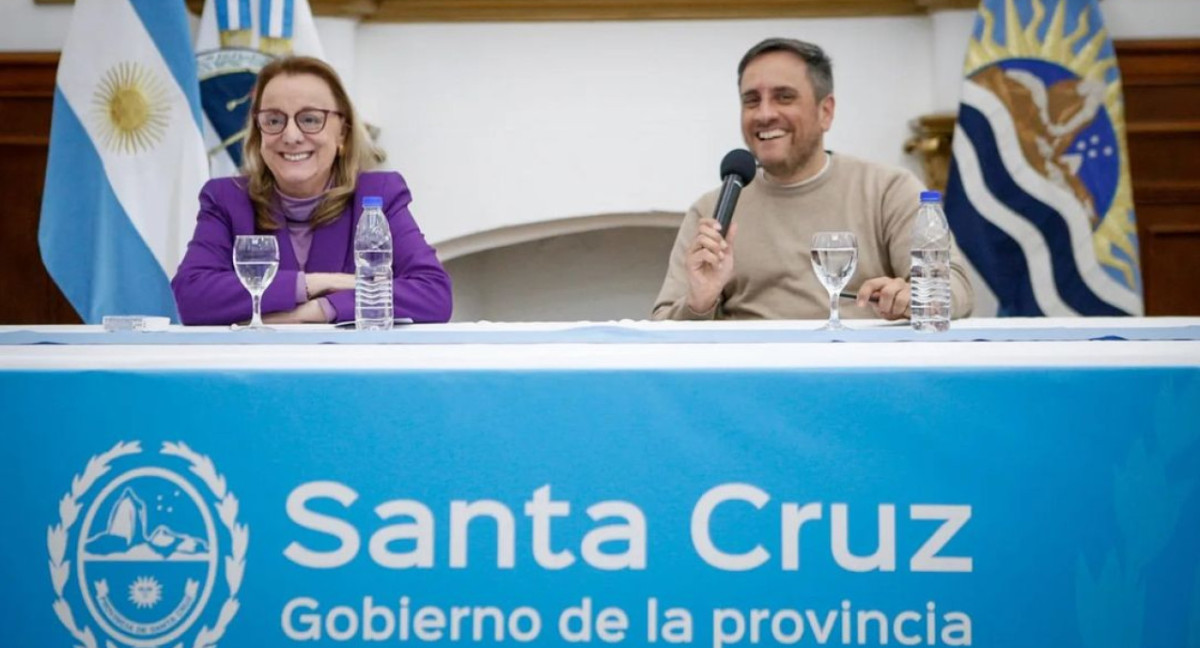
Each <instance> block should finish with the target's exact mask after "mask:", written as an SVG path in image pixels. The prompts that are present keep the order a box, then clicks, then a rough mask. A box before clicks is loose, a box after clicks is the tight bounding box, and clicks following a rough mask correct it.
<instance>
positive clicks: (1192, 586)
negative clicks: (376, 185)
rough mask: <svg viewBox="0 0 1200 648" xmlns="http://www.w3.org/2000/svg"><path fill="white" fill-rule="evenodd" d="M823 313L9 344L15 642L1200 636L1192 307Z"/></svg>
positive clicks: (2, 565) (20, 333) (860, 641)
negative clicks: (1064, 312)
mask: <svg viewBox="0 0 1200 648" xmlns="http://www.w3.org/2000/svg"><path fill="white" fill-rule="evenodd" d="M818 324H819V322H816V323H814V322H767V323H736V324H735V323H701V324H693V323H646V322H609V323H558V324H555V323H552V324H508V325H506V324H487V323H479V324H449V325H440V326H426V327H406V328H402V329H398V330H396V331H392V332H390V333H386V334H372V335H362V334H357V333H353V332H343V331H332V330H330V329H328V328H325V327H298V328H295V329H288V330H285V331H277V332H275V333H273V334H271V333H268V334H261V335H260V334H253V333H242V332H229V331H223V330H218V329H203V328H201V329H188V330H179V329H176V330H172V331H170V332H168V333H159V334H142V335H143V337H140V338H139V337H137V334H122V336H123V337H111V336H106V335H105V334H103V333H101V332H100V331H98V330H97V329H96V328H93V327H35V328H33V329H20V328H17V327H0V393H2V394H4V403H5V410H6V411H7V414H8V415H7V416H6V421H7V425H6V426H5V428H4V429H5V431H4V443H5V444H6V445H7V446H8V447H9V451H8V452H5V453H2V458H0V469H2V474H4V475H5V476H6V477H7V479H8V483H9V484H10V488H8V489H6V490H5V492H4V495H3V496H2V497H3V499H2V500H0V502H2V503H3V507H4V510H5V511H7V512H8V521H7V522H6V523H5V525H4V528H5V531H4V533H3V534H0V538H2V540H0V548H2V551H0V574H3V575H4V579H3V582H4V583H5V585H4V587H5V588H6V589H7V591H6V592H5V597H4V600H5V602H6V605H5V606H4V607H3V611H2V612H0V616H2V622H3V626H4V628H5V630H4V636H5V637H6V641H5V642H4V643H5V644H6V645H7V644H8V643H9V642H12V645H39V646H52V645H63V646H67V645H85V646H89V648H91V647H93V646H107V645H108V643H109V642H111V644H112V645H113V646H114V647H115V646H138V647H157V646H165V647H167V648H174V647H175V646H181V647H187V648H199V647H201V646H206V645H212V644H216V643H218V642H219V643H220V644H221V645H223V646H242V645H246V646H250V645H273V646H278V645H291V644H293V643H319V644H320V645H343V644H348V645H375V644H377V643H378V642H379V641H388V642H394V643H400V644H404V645H410V644H435V645H437V644H454V645H459V644H466V645H490V646H499V645H512V644H528V645H536V646H562V645H566V644H570V643H580V644H587V645H611V644H619V645H633V646H646V645H650V644H661V645H695V646H752V645H762V646H774V645H791V644H798V645H889V646H892V645H939V646H940V645H978V646H1017V645H1025V646H1032V645H1039V646H1050V645H1053V646H1080V647H1085V648H1099V647H1102V646H1134V645H1140V646H1181V645H1195V642H1196V641H1197V638H1200V491H1198V490H1197V481H1198V476H1200V424H1198V423H1197V420H1200V319H1197V318H1172V319H1157V318H1154V319H1137V320H1128V319H1126V320H1115V319H1113V320H1109V319H1083V320H1054V319H1041V320H964V321H961V322H955V325H954V328H953V329H952V332H954V333H956V334H957V335H958V337H956V338H949V337H945V336H943V337H936V336H935V337H931V336H923V337H916V338H914V337H912V336H911V335H909V334H908V333H907V331H905V330H904V329H901V328H897V327H894V326H892V327H889V326H881V325H864V324H862V323H853V322H852V323H851V325H852V326H859V327H860V328H861V330H858V331H852V332H849V333H847V334H841V335H839V336H830V335H828V334H824V333H817V332H814V331H812V329H813V328H815V327H816V326H817V325H818ZM951 339H954V340H961V341H950V340H951ZM976 339H980V340H994V341H972V340H976ZM835 340H842V341H835ZM909 340H918V341H909ZM359 342H370V343H369V344H360V343H359Z"/></svg>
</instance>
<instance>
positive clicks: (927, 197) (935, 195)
mask: <svg viewBox="0 0 1200 648" xmlns="http://www.w3.org/2000/svg"><path fill="white" fill-rule="evenodd" d="M921 202H942V192H940V191H922V192H921Z"/></svg>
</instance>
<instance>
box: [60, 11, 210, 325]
mask: <svg viewBox="0 0 1200 648" xmlns="http://www.w3.org/2000/svg"><path fill="white" fill-rule="evenodd" d="M189 43H190V35H189V29H188V20H187V15H186V13H185V5H184V3H183V2H179V1H170V2H167V1H164V0H76V2H75V10H74V13H73V14H72V16H71V25H70V28H69V30H68V32H67V39H66V44H65V45H64V47H63V53H62V58H61V59H60V62H59V66H58V77H57V87H56V89H55V94H54V110H53V119H52V122H51V129H50V154H49V161H48V163H47V166H46V188H45V193H44V197H43V199H42V217H41V223H40V226H39V230H38V242H39V245H40V247H41V252H42V260H43V262H44V263H45V264H46V269H47V270H48V271H49V272H50V275H51V276H52V277H53V278H54V280H55V282H56V283H57V284H58V286H59V288H61V289H62V291H63V293H64V294H65V295H66V296H67V299H69V300H70V302H71V305H72V306H74V307H75V310H76V311H77V312H78V313H79V315H80V316H81V317H82V318H83V320H84V321H85V322H88V323H96V322H99V321H100V319H101V318H102V317H103V316H104V315H129V314H138V315H167V316H170V317H171V318H172V319H173V320H176V321H178V319H179V318H178V315H177V314H176V309H175V301H174V299H173V298H172V296H171V289H170V285H169V284H168V278H169V276H170V275H171V274H173V273H174V272H175V269H176V268H177V267H178V265H179V260H180V258H181V257H182V254H183V251H184V249H185V248H186V246H187V242H188V239H189V238H190V236H191V234H192V223H194V222H195V218H196V212H197V210H198V208H199V202H198V194H199V192H200V187H201V185H202V184H203V183H204V181H205V180H206V179H207V178H208V165H207V163H206V160H205V157H204V141H203V139H202V137H201V131H200V102H199V94H198V89H197V88H198V86H197V81H196V64H195V59H194V58H193V56H192V52H191V47H190V46H189Z"/></svg>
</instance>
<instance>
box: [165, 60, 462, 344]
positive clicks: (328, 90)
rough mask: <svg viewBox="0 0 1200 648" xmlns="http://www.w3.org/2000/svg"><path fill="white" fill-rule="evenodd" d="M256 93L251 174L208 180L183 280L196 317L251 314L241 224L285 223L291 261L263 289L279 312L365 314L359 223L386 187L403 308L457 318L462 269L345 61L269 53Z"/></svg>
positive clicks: (259, 228)
mask: <svg viewBox="0 0 1200 648" xmlns="http://www.w3.org/2000/svg"><path fill="white" fill-rule="evenodd" d="M253 94H254V98H253V103H252V104H251V112H250V115H251V117H250V124H249V127H248V128H249V130H248V134H247V136H246V143H245V151H244V162H243V165H242V175H240V176H235V177H231V178H218V179H214V180H210V181H209V182H208V183H207V184H205V185H204V188H203V189H202V190H201V192H200V214H199V216H198V217H197V222H196V231H195V234H194V235H193V236H192V240H191V242H190V243H188V249H187V253H186V254H185V255H184V258H183V262H182V263H180V265H179V271H178V272H177V273H176V274H175V278H174V279H173V280H172V281H171V289H172V290H173V291H174V293H175V301H176V304H177V306H178V307H179V315H180V317H181V318H182V319H183V323H184V324H231V323H234V322H242V321H246V320H249V319H250V311H251V300H250V297H249V295H248V294H247V293H246V289H245V288H243V287H242V285H241V283H240V282H239V281H238V278H237V275H236V274H235V272H234V268H233V260H232V249H233V240H234V237H235V236H238V235H241V234H274V235H275V237H276V238H277V239H278V242H279V271H278V273H277V275H276V276H275V280H274V281H273V282H271V284H270V286H269V287H268V288H267V290H266V292H265V293H264V294H263V297H262V312H263V314H264V317H263V319H264V320H265V321H266V322H275V323H301V322H343V321H352V320H353V319H354V228H355V225H357V223H358V218H359V216H360V215H361V212H362V198H363V196H380V197H382V198H383V209H384V212H385V214H386V215H387V218H388V223H389V224H390V226H391V233H392V249H393V254H392V277H393V288H392V295H393V299H394V301H395V308H394V314H395V317H397V318H401V317H408V318H412V320H413V321H416V322H444V321H447V320H449V319H450V310H451V294H450V277H449V276H448V275H447V274H446V271H445V270H444V269H443V268H442V265H441V263H439V262H438V260H437V256H436V255H435V253H434V250H433V248H431V247H430V246H429V245H428V244H427V243H426V242H425V237H424V235H422V234H421V230H420V229H418V227H417V224H416V222H415V221H414V220H413V217H412V214H410V213H409V210H408V205H409V203H410V202H411V200H412V195H411V193H410V192H409V190H408V187H407V185H406V184H405V182H404V179H403V178H402V177H400V174H398V173H395V172H378V171H369V169H371V168H372V167H374V166H375V165H376V164H378V163H379V162H380V161H382V159H383V154H382V151H380V150H379V149H377V148H376V147H375V146H374V145H373V144H372V143H371V141H370V139H369V137H368V136H367V134H366V129H365V128H363V124H362V122H361V121H360V120H359V119H358V116H357V114H355V112H354V107H353V106H352V105H351V104H350V98H349V96H348V95H347V94H346V91H345V89H344V88H343V87H342V83H341V80H340V79H339V78H338V76H337V73H336V72H334V71H333V68H331V67H329V66H328V65H327V64H325V63H324V62H322V61H320V60H318V59H314V58H309V57H288V58H281V59H276V60H274V61H272V62H270V63H268V64H267V65H266V66H265V67H263V69H262V71H261V72H259V75H258V81H257V82H256V84H255V87H254V91H253Z"/></svg>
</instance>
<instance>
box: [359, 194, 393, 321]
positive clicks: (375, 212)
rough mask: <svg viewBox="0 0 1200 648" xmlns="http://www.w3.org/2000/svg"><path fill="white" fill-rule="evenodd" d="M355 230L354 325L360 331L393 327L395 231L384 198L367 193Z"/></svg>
mask: <svg viewBox="0 0 1200 648" xmlns="http://www.w3.org/2000/svg"><path fill="white" fill-rule="evenodd" d="M362 205H363V210H362V216H361V217H360V218H359V219H358V228H357V229H355V230H354V326H355V328H357V329H358V330H360V331H385V330H388V329H390V328H392V231H391V228H389V227H388V222H387V217H386V216H384V214H383V199H382V198H380V197H379V196H364V197H363V201H362Z"/></svg>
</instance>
